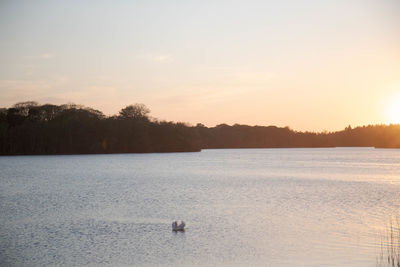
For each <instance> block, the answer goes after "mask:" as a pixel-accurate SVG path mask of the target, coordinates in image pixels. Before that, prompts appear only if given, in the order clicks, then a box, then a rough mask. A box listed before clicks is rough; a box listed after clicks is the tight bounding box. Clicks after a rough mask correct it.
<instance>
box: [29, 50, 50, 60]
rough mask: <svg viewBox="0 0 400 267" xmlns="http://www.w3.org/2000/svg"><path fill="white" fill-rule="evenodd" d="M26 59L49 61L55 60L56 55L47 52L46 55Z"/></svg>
mask: <svg viewBox="0 0 400 267" xmlns="http://www.w3.org/2000/svg"><path fill="white" fill-rule="evenodd" d="M25 58H27V59H31V60H39V59H44V60H47V59H52V58H54V54H52V53H48V52H46V53H43V54H40V55H33V56H27V57H25Z"/></svg>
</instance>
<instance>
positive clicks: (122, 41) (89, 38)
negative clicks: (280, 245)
mask: <svg viewBox="0 0 400 267" xmlns="http://www.w3.org/2000/svg"><path fill="white" fill-rule="evenodd" d="M399 14H400V1H398V0H386V1H385V0H376V1H371V0H358V1H355V0H346V1H344V0H337V1H317V0H315V1H287V0H283V1H232V0H226V1H218V0H214V1H183V0H182V1H7V0H5V1H4V0H3V1H1V2H0V107H10V106H11V105H13V104H14V103H16V102H20V101H27V100H35V101H38V102H39V103H43V104H44V103H53V104H62V103H67V102H74V103H77V104H84V105H86V106H90V107H93V108H96V109H99V110H101V111H103V112H104V113H105V114H107V115H111V114H116V113H117V112H118V111H119V110H120V109H121V108H123V107H125V106H126V105H128V104H132V103H144V104H146V105H147V106H148V107H149V108H150V109H151V111H152V112H151V115H152V116H153V117H156V118H159V119H166V120H173V121H182V122H188V123H190V124H196V123H199V122H201V123H203V124H205V125H207V126H214V125H216V124H220V123H227V124H234V123H240V124H249V125H277V126H290V127H291V128H293V129H296V130H312V131H322V130H340V129H343V128H344V127H346V126H347V125H349V124H351V125H352V126H356V125H365V124H377V123H400V15H399Z"/></svg>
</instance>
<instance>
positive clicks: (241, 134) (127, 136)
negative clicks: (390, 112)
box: [0, 101, 400, 155]
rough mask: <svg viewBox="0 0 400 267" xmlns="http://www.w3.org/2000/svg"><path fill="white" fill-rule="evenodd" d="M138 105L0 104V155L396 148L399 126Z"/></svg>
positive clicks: (399, 140) (398, 142)
mask: <svg viewBox="0 0 400 267" xmlns="http://www.w3.org/2000/svg"><path fill="white" fill-rule="evenodd" d="M149 113H150V110H149V109H148V108H147V107H146V106H145V105H143V104H134V105H129V106H127V107H125V108H123V109H121V111H120V112H119V114H118V115H115V116H105V115H104V114H103V113H102V112H100V111H98V110H95V109H92V108H88V107H84V106H81V105H75V104H65V105H52V104H45V105H39V104H38V103H36V102H32V101H30V102H22V103H17V104H15V105H14V106H12V107H11V108H0V155H29V154H97V153H149V152H190V151H200V150H201V149H207V148H208V149H209V148H291V147H293V148H295V147H338V146H340V147H346V146H368V147H379V148H400V125H369V126H363V127H356V128H351V127H350V126H349V127H347V128H346V129H344V130H342V131H337V132H323V133H315V132H299V131H294V130H292V129H290V128H289V127H284V128H280V127H276V126H247V125H239V124H235V125H232V126H230V125H227V124H220V125H217V126H215V127H205V126H204V125H202V124H197V125H196V126H190V125H187V124H184V123H176V122H168V121H159V120H157V119H154V118H150V117H149Z"/></svg>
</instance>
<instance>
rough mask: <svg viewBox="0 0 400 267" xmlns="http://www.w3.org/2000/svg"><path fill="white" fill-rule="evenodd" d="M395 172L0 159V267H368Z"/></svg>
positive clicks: (337, 152) (319, 156) (330, 162)
mask: <svg viewBox="0 0 400 267" xmlns="http://www.w3.org/2000/svg"><path fill="white" fill-rule="evenodd" d="M399 174H400V150H383V149H370V148H368V149H366V148H352V149H348V148H346V149H341V148H329V149H243V150H235V149H230V150H204V151H202V152H200V153H168V154H123V155H82V156H21V157H0V214H1V215H0V262H2V263H4V265H62V264H64V265H93V266H98V265H110V266H111V265H112V266H116V265H117V266H118V265H119V266H123V265H140V266H142V265H148V266H154V265H174V266H175V265H181V266H192V265H201V266H207V265H225V266H232V265H236V266H246V265H253V266H257V265H259V266H266V265H267V266H320V265H324V266H375V264H376V256H377V254H378V253H379V250H380V237H379V233H380V232H381V231H382V229H383V227H384V226H385V225H386V223H387V219H388V218H390V216H392V215H393V214H396V211H397V210H399V206H400V199H399V195H400V194H399V193H400V175H399ZM174 220H184V221H185V222H186V223H187V226H186V231H185V232H183V233H181V232H173V231H171V223H172V221H174Z"/></svg>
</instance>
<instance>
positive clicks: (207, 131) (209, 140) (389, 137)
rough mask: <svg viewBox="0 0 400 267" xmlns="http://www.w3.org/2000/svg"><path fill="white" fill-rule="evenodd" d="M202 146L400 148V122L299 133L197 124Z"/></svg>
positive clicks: (273, 128)
mask: <svg viewBox="0 0 400 267" xmlns="http://www.w3.org/2000/svg"><path fill="white" fill-rule="evenodd" d="M197 129H198V133H199V136H201V141H202V148H296V147H298V148H300V147H353V146H356V147H357V146H359V147H377V148H400V125H398V124H397V125H368V126H362V127H357V128H354V129H352V128H351V127H350V126H349V127H347V128H346V129H344V130H343V131H337V132H330V133H327V132H324V133H314V132H298V131H294V130H291V129H290V128H289V127H284V128H279V127H276V126H267V127H266V126H247V125H238V124H235V125H233V126H229V125H226V124H220V125H218V126H216V127H213V128H206V127H204V126H203V125H198V126H197Z"/></svg>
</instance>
